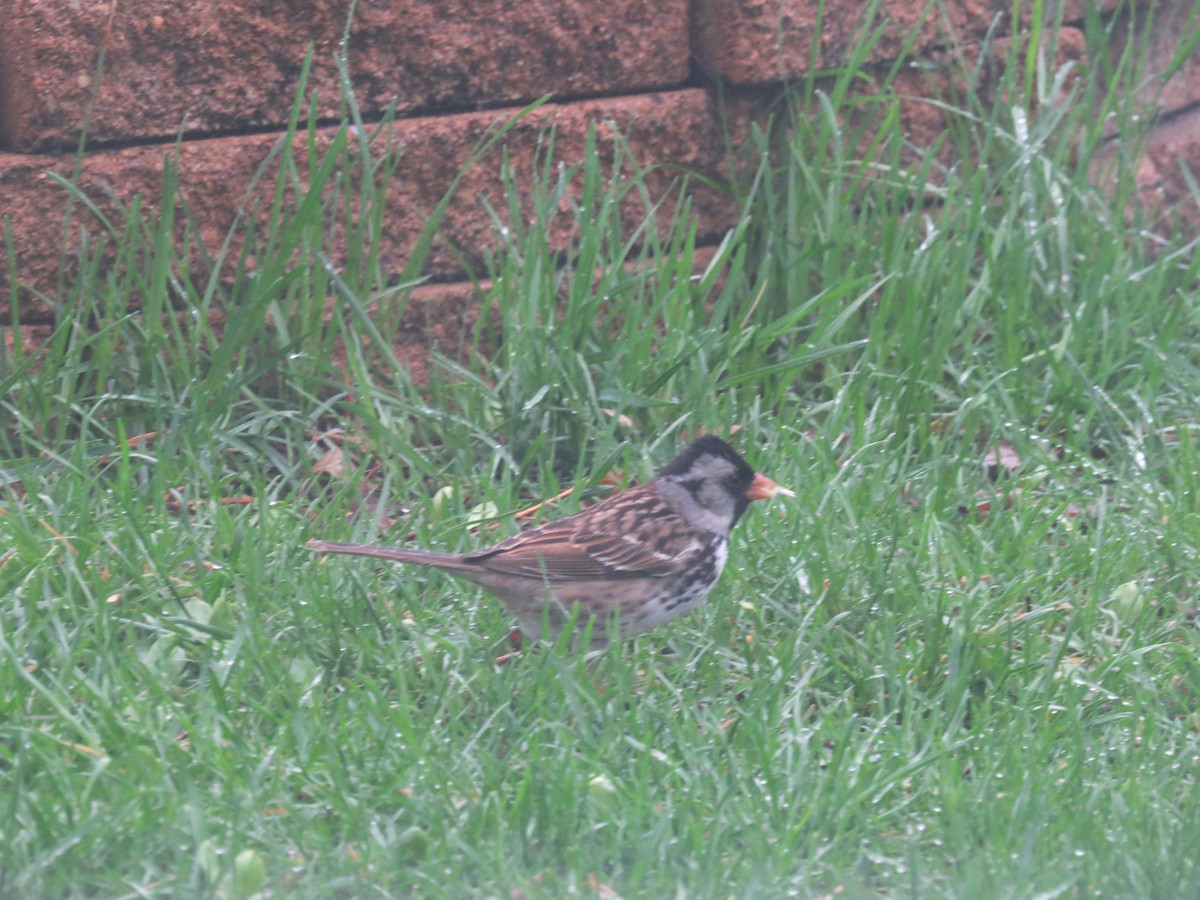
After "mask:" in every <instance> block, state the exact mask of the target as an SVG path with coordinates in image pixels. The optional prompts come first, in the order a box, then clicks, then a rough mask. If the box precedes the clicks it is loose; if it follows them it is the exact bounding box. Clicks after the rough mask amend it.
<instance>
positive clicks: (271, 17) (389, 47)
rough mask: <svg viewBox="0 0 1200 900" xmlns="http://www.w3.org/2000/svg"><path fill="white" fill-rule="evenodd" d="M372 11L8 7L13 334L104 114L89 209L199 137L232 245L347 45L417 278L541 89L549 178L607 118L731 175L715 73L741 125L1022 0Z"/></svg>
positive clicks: (1, 119)
mask: <svg viewBox="0 0 1200 900" xmlns="http://www.w3.org/2000/svg"><path fill="white" fill-rule="evenodd" d="M1062 3H1063V4H1064V11H1063V17H1062V20H1063V21H1064V22H1066V23H1067V27H1066V28H1065V29H1064V30H1063V32H1062V34H1061V35H1060V52H1066V53H1067V54H1068V55H1071V54H1073V55H1075V56H1076V57H1077V61H1078V63H1079V64H1086V60H1084V59H1083V58H1082V52H1083V51H1082V48H1083V40H1082V35H1081V33H1080V32H1078V31H1077V30H1075V26H1077V25H1078V24H1079V23H1082V22H1083V21H1084V19H1085V17H1086V16H1087V15H1088V14H1089V7H1088V4H1089V3H1093V4H1095V3H1099V10H1098V11H1099V13H1101V14H1103V15H1107V16H1110V17H1117V18H1116V19H1114V20H1113V21H1115V22H1116V25H1115V26H1114V28H1113V40H1114V41H1120V40H1128V39H1130V35H1132V34H1133V33H1134V31H1135V29H1134V27H1133V24H1130V23H1131V22H1132V19H1130V16H1131V15H1132V14H1131V13H1129V12H1128V10H1127V9H1126V7H1128V6H1130V4H1127V3H1118V2H1117V0H1062ZM1052 5H1053V4H1047V5H1046V6H1047V7H1050V6H1052ZM350 6H351V4H350V3H349V2H348V0H312V2H305V3H290V4H281V3H278V2H274V0H240V2H237V3H234V2H231V0H195V2H192V3H186V4H184V3H179V2H176V0H139V2H138V3H126V2H119V0H107V2H85V3H80V2H77V0H0V22H3V28H2V29H0V220H2V222H3V223H4V224H5V225H6V226H7V228H8V229H9V230H10V232H11V235H12V246H13V251H14V253H15V258H16V262H17V272H18V274H19V277H20V279H21V281H22V283H23V284H25V285H27V286H28V287H29V288H32V290H21V291H18V290H15V289H14V285H11V284H9V283H8V277H9V275H8V270H7V266H0V323H4V324H7V323H8V322H10V321H11V317H12V313H13V304H14V303H18V304H19V312H20V319H21V321H22V322H23V323H26V324H37V323H48V322H50V321H51V320H52V317H53V310H52V309H50V308H49V307H48V306H47V305H46V304H45V303H43V302H42V300H41V299H40V297H39V292H40V293H41V294H45V293H47V292H50V291H52V289H53V285H54V281H55V275H56V271H57V267H58V260H59V253H60V248H61V246H62V240H63V228H62V225H63V214H64V210H65V207H66V196H65V193H64V191H63V189H62V188H61V187H60V186H58V185H56V184H55V183H54V182H53V180H52V179H50V178H48V177H47V176H46V174H45V173H47V172H57V173H60V174H63V175H69V174H70V173H71V172H72V168H73V166H74V165H75V151H76V149H77V148H78V146H79V143H80V138H81V134H82V132H83V129H84V124H85V122H86V123H87V128H86V131H87V144H86V147H87V152H86V153H85V154H84V156H83V159H82V169H81V172H80V174H79V177H78V184H79V185H80V187H81V189H82V190H83V191H84V192H85V193H87V194H88V196H89V197H91V198H93V199H94V200H95V202H97V203H98V204H100V205H101V207H102V208H104V205H105V204H106V203H107V202H108V201H107V200H106V199H105V198H106V197H107V196H110V195H111V196H113V197H116V198H118V199H119V200H122V201H125V202H128V201H129V200H130V199H131V198H132V197H134V196H135V195H140V196H141V197H143V198H144V201H145V203H146V204H147V205H148V206H150V207H153V206H154V204H155V202H156V199H157V198H156V191H157V190H158V189H159V184H160V178H161V171H162V167H163V160H164V157H166V156H167V155H170V154H172V153H174V152H175V148H176V145H178V158H179V165H180V181H181V184H182V186H183V189H184V191H185V193H186V196H187V198H188V201H189V203H190V205H191V207H192V209H193V211H194V212H195V214H196V216H197V218H198V221H199V223H200V225H201V232H202V235H203V236H204V238H205V240H206V242H208V241H210V240H211V241H212V242H213V244H214V247H213V248H212V249H215V247H216V245H219V242H220V240H221V239H222V238H223V237H224V235H225V233H226V231H227V230H228V229H229V227H230V226H231V224H232V223H233V221H234V216H235V215H236V213H237V209H238V206H239V204H240V202H241V200H242V198H243V197H244V195H245V194H246V191H247V189H248V187H247V186H248V185H249V183H250V180H251V177H252V175H253V173H254V171H255V170H256V169H257V167H258V166H259V164H260V162H261V161H262V160H263V159H264V158H265V156H266V154H267V153H268V152H269V150H270V148H271V147H272V146H273V144H274V142H275V141H276V140H277V139H278V136H279V133H280V132H281V130H282V129H283V128H284V126H285V124H286V119H287V115H288V112H289V111H290V109H291V108H292V105H293V100H294V94H295V90H296V84H297V81H298V77H299V74H300V72H301V69H302V66H303V65H304V61H305V54H306V51H307V48H308V47H309V46H310V45H311V47H312V64H311V72H310V74H309V91H310V96H311V97H313V98H315V103H316V106H317V111H318V115H319V116H320V117H321V118H322V120H324V121H328V122H333V121H336V120H337V118H338V116H339V109H338V102H339V101H338V98H339V80H340V79H341V77H342V73H340V72H339V70H338V68H337V66H336V65H335V58H336V51H337V50H339V49H340V48H344V49H345V50H346V53H347V58H348V60H349V67H348V71H347V72H346V75H347V76H348V78H349V80H350V82H351V84H352V85H353V89H354V93H355V96H356V97H357V99H358V102H359V104H360V106H361V109H362V112H363V114H364V116H365V117H367V118H368V119H371V120H374V119H377V118H378V117H379V116H381V115H382V114H383V113H384V112H385V110H387V109H389V108H394V109H395V110H396V113H397V135H398V137H399V139H400V140H401V141H402V142H403V144H404V146H405V153H404V156H403V160H402V167H401V170H400V172H399V173H398V178H397V180H396V186H395V189H394V190H393V192H392V194H390V195H389V201H388V202H389V209H390V210H391V211H392V214H391V215H390V216H389V219H388V224H387V232H386V241H387V247H386V248H384V251H383V260H384V264H385V266H386V267H388V268H389V269H390V270H393V271H396V272H398V271H399V270H400V269H401V268H403V263H404V260H405V258H406V254H407V252H408V249H409V248H410V247H411V246H412V242H413V241H414V240H415V236H416V234H417V233H418V232H419V230H420V226H421V224H423V221H424V217H425V216H426V215H427V214H428V212H429V211H430V210H431V209H432V208H433V207H434V206H435V205H436V203H437V201H438V199H440V197H441V194H442V192H443V191H444V190H445V189H446V187H447V186H448V185H449V184H450V181H451V179H452V178H453V177H454V175H455V173H456V172H457V170H458V167H459V165H460V164H461V163H462V161H463V160H464V159H465V158H466V155H467V154H468V152H469V151H470V149H471V148H472V146H474V144H475V143H476V141H477V140H478V138H479V136H480V135H481V134H482V133H483V132H484V131H485V130H486V129H487V128H488V127H489V126H492V125H493V124H494V123H496V122H498V121H503V120H505V119H507V118H509V117H510V116H511V115H512V114H513V113H514V112H516V111H517V110H518V109H520V108H521V107H522V105H524V104H526V103H528V102H529V101H532V100H534V99H536V98H538V97H541V96H544V95H547V94H549V95H551V96H552V101H551V102H550V103H548V104H547V105H545V106H543V107H541V108H540V109H539V110H538V111H537V113H536V115H534V116H532V117H531V118H530V119H529V120H528V121H527V122H525V123H523V124H522V125H521V126H520V127H519V128H518V129H517V130H515V131H514V132H513V134H512V135H511V137H510V140H509V144H510V153H511V154H512V158H513V160H514V168H516V169H518V170H520V169H522V168H524V169H526V170H527V169H528V168H529V166H530V165H531V161H532V158H533V155H534V153H535V152H536V144H537V142H536V137H537V133H538V132H539V130H541V129H543V128H545V127H546V126H547V125H549V124H551V123H553V124H554V125H555V126H556V128H557V134H558V143H557V149H558V151H559V153H560V155H561V156H562V157H563V158H567V159H568V160H569V159H570V157H571V156H572V155H573V154H574V155H575V156H578V155H580V154H581V153H582V147H583V139H584V135H585V134H586V130H587V127H588V125H589V123H592V122H611V123H613V124H615V126H616V127H617V128H619V129H620V130H621V132H622V133H623V134H625V135H626V136H627V137H628V139H629V143H630V146H631V149H632V151H633V153H634V154H635V156H637V157H638V159H639V161H640V162H641V163H642V164H644V165H650V164H654V163H668V164H674V166H683V167H688V168H692V169H696V170H699V171H702V172H707V173H709V174H715V175H719V174H720V172H721V168H722V165H723V160H724V158H725V145H724V131H723V128H724V125H723V123H722V122H720V121H719V116H718V113H717V112H716V105H715V104H714V103H713V100H712V87H713V85H714V84H717V83H723V84H724V85H726V86H727V88H728V89H729V92H730V95H731V96H732V98H733V103H734V108H735V112H736V110H737V108H738V104H741V108H742V109H744V110H747V111H748V112H747V115H753V111H754V110H755V109H757V108H761V107H762V106H763V105H764V104H763V103H762V101H763V99H764V98H768V99H769V98H770V97H772V96H774V94H775V93H776V92H777V91H778V88H779V85H780V84H781V83H782V82H783V81H786V80H789V79H796V78H799V77H803V76H804V75H805V74H806V73H808V71H809V69H810V67H812V66H816V67H818V68H819V69H828V68H830V67H835V66H837V65H838V64H839V63H840V62H842V61H844V60H845V59H846V58H847V54H848V53H849V52H850V49H851V48H852V47H853V46H854V43H855V40H856V38H857V36H858V35H859V33H860V32H861V30H862V29H864V28H871V29H876V28H879V29H882V32H881V34H880V37H879V39H878V40H877V41H876V42H875V44H874V46H873V50H872V57H871V59H870V60H869V61H870V62H873V63H879V64H881V65H883V64H886V63H887V62H888V61H890V60H892V59H894V58H896V56H897V55H898V54H900V53H901V51H902V49H903V47H904V45H905V43H906V41H909V40H910V35H911V36H912V37H911V45H910V48H909V49H910V52H912V53H913V54H915V55H916V56H918V57H921V56H925V57H933V56H936V55H937V54H938V53H942V52H945V51H946V50H947V48H951V47H956V48H962V47H967V48H969V47H971V46H972V45H973V44H978V42H979V41H980V40H981V38H982V36H983V35H985V34H988V33H993V34H994V33H995V31H996V29H1000V30H1001V31H1003V29H1004V28H1006V27H1008V23H1009V16H1010V14H1011V9H1012V4H1011V3H1010V2H1007V0H990V2H985V0H946V2H943V3H934V4H925V3H909V2H900V0H884V2H883V3H882V4H880V7H879V9H878V11H877V14H876V16H875V17H874V18H871V19H865V18H864V10H865V9H866V8H868V7H869V6H870V4H863V3H858V2H850V0H824V2H822V0H690V2H689V0H662V2H656V3H645V2H642V0H613V2H610V3H605V4H597V3H593V2H588V0H528V2H523V3H510V2H506V0H391V2H383V0H376V2H370V3H362V2H360V3H358V4H357V5H356V7H355V9H356V12H355V15H354V17H353V19H352V20H350V21H348V13H349V11H350ZM1022 6H1023V7H1025V8H1032V6H1033V4H1022ZM1142 6H1143V7H1154V9H1155V15H1154V17H1153V19H1152V21H1153V23H1154V25H1153V27H1154V28H1157V29H1158V30H1159V34H1158V35H1157V37H1154V41H1157V44H1155V46H1159V45H1161V48H1162V49H1161V50H1160V51H1159V55H1160V57H1161V58H1162V60H1164V61H1165V60H1166V59H1167V58H1168V57H1169V53H1170V51H1171V48H1172V47H1173V46H1174V45H1173V43H1172V42H1173V41H1177V40H1178V39H1179V36H1180V35H1181V34H1183V33H1185V28H1184V26H1185V24H1186V23H1187V22H1189V21H1191V19H1190V18H1189V17H1190V16H1192V7H1193V4H1192V2H1191V0H1162V2H1159V3H1157V4H1155V3H1153V2H1152V0H1143V2H1142ZM1122 15H1124V16H1125V17H1126V19H1125V20H1121V19H1120V18H1119V17H1120V16H1122ZM1152 37H1153V36H1152ZM1062 48H1066V49H1065V51H1064V50H1063V49H1062ZM1164 64H1165V62H1164ZM901 77H902V78H910V79H911V82H910V83H902V84H901V86H900V90H901V92H902V93H910V94H912V95H914V96H917V95H920V94H922V93H924V92H927V91H928V90H929V82H928V79H927V78H922V77H921V76H919V75H918V74H917V73H916V72H915V71H914V73H913V74H912V75H908V74H903V75H902V76H901ZM1147 101H1148V102H1150V103H1156V104H1157V105H1158V111H1159V112H1163V113H1176V112H1179V111H1184V112H1186V111H1187V110H1188V109H1189V108H1190V107H1191V106H1193V105H1194V104H1196V103H1197V102H1198V101H1200V66H1197V65H1194V64H1191V63H1189V64H1187V65H1185V66H1184V69H1183V70H1182V71H1181V72H1179V73H1176V74H1175V76H1174V77H1173V78H1172V79H1171V81H1170V82H1169V86H1168V90H1167V91H1165V92H1161V93H1159V92H1156V93H1155V94H1154V95H1153V96H1149V95H1148V97H1147ZM908 115H909V117H910V120H909V121H908V123H907V124H908V126H909V132H910V134H911V136H912V139H913V141H914V142H915V143H917V144H922V143H926V142H932V141H933V140H934V139H935V137H936V135H937V131H938V130H939V129H940V127H941V123H940V121H939V120H938V117H937V116H936V115H935V116H930V115H929V107H928V106H923V105H919V104H915V105H913V106H912V107H911V108H910V109H909V111H908ZM1171 125H1172V127H1173V129H1174V131H1173V132H1171V134H1172V137H1171V144H1170V146H1171V147H1172V148H1173V149H1171V150H1170V151H1168V152H1166V155H1163V154H1164V151H1162V150H1161V148H1160V149H1159V151H1158V153H1159V155H1158V156H1157V157H1153V156H1152V157H1151V159H1152V160H1154V161H1155V162H1154V163H1153V164H1151V168H1150V169H1148V170H1147V171H1148V173H1149V177H1150V178H1151V179H1153V177H1155V176H1154V173H1155V172H1156V171H1157V170H1155V169H1154V168H1153V165H1158V166H1159V167H1160V168H1161V169H1162V170H1163V172H1166V171H1167V170H1168V169H1170V166H1171V163H1170V160H1171V159H1173V158H1174V156H1184V157H1187V156H1189V155H1190V156H1191V157H1192V158H1196V157H1197V156H1200V154H1197V153H1195V152H1194V148H1195V141H1196V134H1200V128H1193V127H1192V126H1191V123H1190V119H1189V118H1188V117H1187V116H1186V115H1179V116H1177V118H1176V120H1175V121H1174V122H1173V123H1171ZM328 133H329V132H324V133H323V134H324V135H325V136H326V137H327V136H328ZM1189 148H1190V149H1189ZM1172 154H1173V155H1172ZM498 172H499V167H498V164H497V163H496V160H495V158H493V159H491V160H485V161H484V162H483V163H481V164H480V165H479V166H477V167H476V169H475V170H474V171H473V172H472V173H471V174H470V175H469V177H468V183H467V184H466V185H465V186H464V187H463V189H462V190H461V191H460V194H459V198H460V199H459V200H458V201H457V203H456V206H455V207H454V208H453V209H452V210H451V213H450V215H449V216H448V218H447V221H446V224H445V228H444V232H445V234H446V235H447V244H448V245H453V246H455V247H459V248H461V247H467V248H478V247H480V246H482V245H483V244H484V243H485V242H486V241H487V240H488V238H489V235H488V231H487V222H486V217H484V216H483V215H482V214H481V211H480V209H479V207H478V205H477V202H476V201H475V200H474V198H476V197H477V196H478V195H479V194H486V193H488V192H489V191H491V192H492V193H498V190H499V185H498ZM1162 180H1163V183H1166V180H1167V179H1166V176H1165V175H1163V177H1162ZM668 183H669V179H664V180H663V182H662V184H661V187H662V188H663V189H664V190H665V188H666V187H667V184H668ZM695 210H696V213H697V215H698V216H699V221H700V233H701V234H702V235H704V236H707V237H708V238H710V239H712V240H717V239H719V236H720V235H721V233H722V232H723V231H724V230H725V229H726V228H728V227H729V226H730V225H731V224H732V223H733V221H734V216H735V215H736V210H735V209H734V208H732V206H731V205H730V204H729V203H728V201H727V200H725V199H724V198H722V197H721V196H720V195H719V194H717V193H716V192H711V193H705V192H704V191H703V190H701V191H700V192H699V193H698V194H697V196H696V198H695ZM77 215H78V216H79V221H78V222H77V227H78V228H90V227H95V223H94V222H89V221H88V215H87V213H86V210H80V211H79V212H78V213H77ZM462 261H463V260H462V257H460V256H458V255H456V254H451V253H435V254H434V256H433V257H432V258H431V260H430V266H429V274H430V275H432V276H434V277H435V279H437V280H439V281H441V282H443V287H442V288H441V289H439V291H438V293H437V296H438V297H441V298H445V297H447V296H452V295H453V291H449V292H448V291H447V290H446V289H445V287H444V285H445V283H453V282H454V281H455V279H457V278H461V277H462V276H463V272H462V270H461V265H462ZM467 261H468V262H470V261H471V260H470V257H469V255H468V257H467ZM446 302H449V301H446ZM3 327H4V326H3V325H0V329H2V328H3ZM6 330H7V329H6ZM11 337H12V336H11V334H10V335H9V339H10V340H11Z"/></svg>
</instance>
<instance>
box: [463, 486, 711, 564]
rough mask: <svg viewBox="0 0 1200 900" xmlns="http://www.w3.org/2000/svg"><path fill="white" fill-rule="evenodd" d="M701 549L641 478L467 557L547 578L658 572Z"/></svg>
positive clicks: (692, 556)
mask: <svg viewBox="0 0 1200 900" xmlns="http://www.w3.org/2000/svg"><path fill="white" fill-rule="evenodd" d="M701 550H702V547H701V545H700V542H699V541H698V540H696V536H695V535H694V534H693V533H692V530H691V529H690V528H688V527H686V526H685V525H684V523H683V522H681V521H680V519H679V517H678V515H677V514H676V513H675V511H674V510H673V509H672V508H671V507H670V506H668V505H667V504H666V502H665V501H663V499H662V497H660V496H659V494H658V491H657V490H655V489H654V487H653V485H651V484H646V485H641V486H639V487H636V488H632V489H630V490H628V491H624V492H622V493H620V494H617V495H616V496H613V497H610V498H609V499H608V500H605V501H604V502H603V503H598V504H596V505H595V506H593V507H590V508H589V509H585V510H583V512H580V513H577V514H575V515H573V516H568V517H567V518H565V519H559V520H557V521H555V522H549V523H547V524H545V525H542V526H540V527H538V528H534V529H531V530H529V531H526V532H523V533H521V534H518V535H514V536H513V537H511V538H509V539H508V540H506V541H502V542H501V543H499V544H497V545H496V546H495V547H492V548H491V549H490V550H485V551H482V552H479V553H472V554H470V559H471V561H472V562H475V561H478V562H485V563H486V565H487V567H488V568H489V569H491V570H492V571H495V572H503V573H506V574H511V575H524V576H527V577H533V578H546V579H547V580H549V581H561V580H581V581H582V580H590V579H596V578H663V577H665V576H668V575H672V574H675V573H676V572H678V571H679V570H680V568H682V567H687V566H688V565H690V564H691V562H692V560H693V559H694V557H695V555H696V554H697V553H699V552H701Z"/></svg>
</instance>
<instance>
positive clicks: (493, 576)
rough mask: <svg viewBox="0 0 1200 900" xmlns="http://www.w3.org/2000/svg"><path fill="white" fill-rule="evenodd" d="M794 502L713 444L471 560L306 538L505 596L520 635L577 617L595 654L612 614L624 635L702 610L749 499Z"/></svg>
mask: <svg viewBox="0 0 1200 900" xmlns="http://www.w3.org/2000/svg"><path fill="white" fill-rule="evenodd" d="M777 494H783V495H786V496H789V497H791V496H795V495H794V494H793V493H792V492H791V491H790V490H788V489H787V488H784V487H780V486H779V485H778V484H776V483H775V482H774V481H772V480H771V479H770V478H767V477H766V476H765V475H759V474H756V473H755V471H754V470H753V469H752V468H751V467H750V466H749V465H748V464H747V463H746V461H745V460H744V459H742V457H741V456H739V455H738V453H737V451H735V450H734V449H733V448H732V447H730V446H729V445H728V444H727V443H725V442H724V441H722V440H720V439H719V438H715V437H711V436H706V437H702V438H699V439H698V440H696V441H694V442H693V443H692V444H691V445H689V446H688V447H687V448H686V449H685V450H684V451H683V452H682V453H680V454H679V455H678V456H676V457H675V458H674V459H673V460H671V461H670V462H669V463H667V464H666V465H665V466H663V468H662V469H660V470H659V472H658V473H657V474H656V475H655V476H654V478H653V479H651V480H650V481H648V482H646V483H645V484H641V485H638V486H636V487H632V488H629V489H628V490H624V491H621V492H620V493H617V494H614V495H612V496H611V497H608V498H606V499H605V500H603V501H602V502H600V503H597V504H596V505H595V506H590V507H588V508H587V509H584V510H582V511H581V512H578V513H575V514H574V515H571V516H567V517H565V518H562V519H557V520H555V521H552V522H548V523H546V524H545V525H540V526H538V527H537V528H532V529H530V530H528V531H523V532H521V533H520V534H517V535H514V536H513V537H510V538H508V539H507V540H504V541H501V542H500V543H498V544H496V545H494V546H492V547H488V548H486V549H483V550H476V551H474V552H472V553H435V552H433V551H429V550H410V549H406V548H402V547H385V546H381V545H378V544H354V543H340V542H337V541H309V543H308V547H309V549H311V550H314V551H316V552H318V553H348V554H354V555H358V556H375V557H380V558H382V559H391V560H395V561H397V562H405V563H416V564H418V565H424V566H432V567H434V568H436V569H442V570H443V571H446V572H449V573H450V574H451V575H456V576H458V577H460V578H465V579H466V580H467V581H471V582H474V583H475V584H477V585H479V586H480V587H482V588H483V589H484V590H485V591H488V592H489V593H491V594H494V595H495V596H496V597H498V598H499V599H500V601H501V603H503V604H504V606H505V608H506V609H508V611H509V612H511V613H512V614H513V615H514V616H516V617H517V620H518V621H519V622H520V624H521V629H522V631H523V632H524V633H526V634H528V635H529V636H531V637H533V638H540V637H541V636H542V632H543V624H544V623H547V624H548V625H549V630H550V636H551V637H556V636H557V635H558V634H559V632H560V631H561V630H562V628H563V626H564V625H566V624H567V623H568V621H570V619H571V615H572V612H573V610H574V608H575V607H576V605H578V607H579V614H578V615H577V616H576V617H575V620H574V621H575V627H576V629H577V630H578V631H580V632H582V631H583V629H585V628H586V627H587V625H588V620H589V619H590V618H591V617H593V616H594V617H595V618H596V621H595V623H593V627H592V632H591V646H592V647H593V648H599V647H603V646H604V645H605V644H607V643H608V637H607V626H606V623H607V621H608V620H609V619H610V618H611V617H612V616H613V615H614V614H616V615H617V616H618V617H619V622H620V634H621V637H623V638H626V637H630V636H631V635H635V634H640V633H641V632H643V631H648V630H650V629H651V628H655V627H657V626H659V625H662V624H663V623H665V622H668V621H669V620H671V619H673V618H675V617H676V616H679V615H683V614H684V613H686V612H689V611H691V610H693V609H695V608H696V607H697V606H698V605H699V604H700V603H701V601H703V600H704V598H705V597H706V596H707V595H708V592H709V591H710V590H712V587H713V585H715V584H716V583H717V579H718V578H719V577H720V575H721V570H722V569H723V568H724V567H725V560H726V559H727V558H728V556H729V532H730V529H732V528H733V526H734V523H736V522H737V520H738V519H739V518H741V516H742V514H743V513H744V512H745V511H746V508H747V507H748V506H749V505H750V502H751V501H752V500H764V499H767V498H768V497H774V496H775V495H777Z"/></svg>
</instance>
